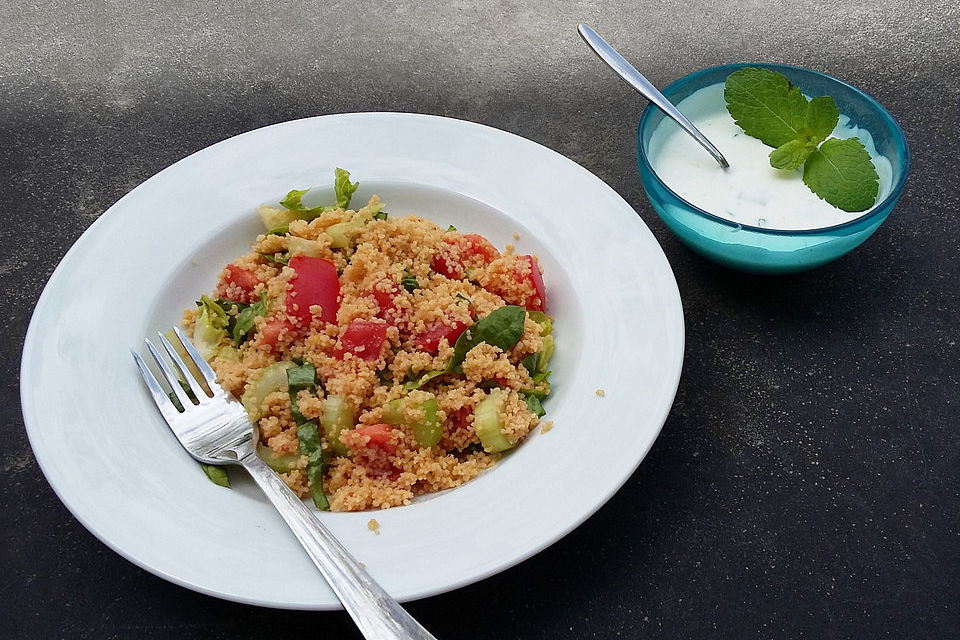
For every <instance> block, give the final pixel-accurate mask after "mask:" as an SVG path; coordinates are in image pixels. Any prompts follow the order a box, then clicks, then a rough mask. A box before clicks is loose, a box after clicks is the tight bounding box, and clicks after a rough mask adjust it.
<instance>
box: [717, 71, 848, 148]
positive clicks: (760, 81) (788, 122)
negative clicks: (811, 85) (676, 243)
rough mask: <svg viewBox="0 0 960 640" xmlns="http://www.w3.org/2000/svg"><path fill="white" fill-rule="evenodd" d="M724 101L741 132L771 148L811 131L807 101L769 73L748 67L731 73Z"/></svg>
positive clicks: (796, 90)
mask: <svg viewBox="0 0 960 640" xmlns="http://www.w3.org/2000/svg"><path fill="white" fill-rule="evenodd" d="M723 98H724V100H725V101H726V103H727V111H729V112H730V115H731V116H733V119H734V121H736V123H737V124H738V125H739V126H740V128H741V129H743V130H744V132H745V133H746V134H747V135H748V136H752V137H754V138H759V139H760V140H761V141H762V142H763V143H764V144H766V145H769V146H771V147H779V146H781V145H784V144H786V143H788V142H790V141H791V140H795V139H797V138H800V137H801V135H802V134H803V132H804V130H805V129H807V109H808V105H807V99H806V98H804V97H803V94H802V93H800V89H798V88H797V87H795V86H793V85H792V84H790V81H789V80H787V78H786V77H785V76H783V75H781V74H779V73H776V72H774V71H770V70H769V69H761V68H759V67H744V68H743V69H740V70H738V71H735V72H733V73H731V74H730V75H729V76H727V81H726V85H725V87H724V90H723ZM831 130H832V129H831Z"/></svg>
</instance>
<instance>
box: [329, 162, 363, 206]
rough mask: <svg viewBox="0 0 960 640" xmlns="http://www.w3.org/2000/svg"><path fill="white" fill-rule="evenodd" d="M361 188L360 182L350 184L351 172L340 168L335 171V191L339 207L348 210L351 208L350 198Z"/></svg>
mask: <svg viewBox="0 0 960 640" xmlns="http://www.w3.org/2000/svg"><path fill="white" fill-rule="evenodd" d="M359 186H360V183H359V182H354V183H352V184H351V183H350V172H349V171H346V170H344V169H341V168H340V167H337V168H336V169H335V170H334V178H333V190H334V191H335V192H336V194H337V206H338V207H340V208H341V209H344V210H345V209H346V208H347V207H349V206H350V198H352V197H353V194H354V192H355V191H356V190H357V188H358V187H359Z"/></svg>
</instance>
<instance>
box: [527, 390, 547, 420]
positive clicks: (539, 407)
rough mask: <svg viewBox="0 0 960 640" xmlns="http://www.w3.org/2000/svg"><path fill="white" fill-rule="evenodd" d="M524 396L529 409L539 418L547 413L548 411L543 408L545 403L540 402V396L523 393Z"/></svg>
mask: <svg viewBox="0 0 960 640" xmlns="http://www.w3.org/2000/svg"><path fill="white" fill-rule="evenodd" d="M521 395H522V396H523V400H524V402H526V403H527V410H528V411H529V412H530V413H532V414H533V415H535V416H537V417H538V418H542V417H543V416H545V415H546V413H547V412H546V411H544V409H543V404H542V403H541V402H540V398H538V397H537V396H535V395H533V394H527V393H524V394H521Z"/></svg>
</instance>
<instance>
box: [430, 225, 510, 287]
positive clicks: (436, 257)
mask: <svg viewBox="0 0 960 640" xmlns="http://www.w3.org/2000/svg"><path fill="white" fill-rule="evenodd" d="M499 257H500V252H499V251H497V249H496V247H494V246H493V245H492V244H490V241H489V240H487V239H486V238H484V237H483V236H481V235H479V234H476V233H467V234H465V235H462V236H460V237H459V238H457V239H456V240H444V242H443V244H442V245H441V246H440V247H438V249H437V252H436V253H434V254H433V259H432V260H431V261H430V268H431V269H433V270H434V271H436V272H437V273H439V274H440V275H443V276H446V277H448V278H452V279H454V280H460V279H462V278H463V276H464V274H465V272H466V267H467V265H468V264H470V265H477V266H479V265H485V264H489V263H490V262H492V261H493V260H496V259H497V258H499ZM478 258H479V259H478Z"/></svg>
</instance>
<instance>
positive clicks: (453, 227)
mask: <svg viewBox="0 0 960 640" xmlns="http://www.w3.org/2000/svg"><path fill="white" fill-rule="evenodd" d="M456 230H457V228H456V227H455V226H453V225H450V226H449V227H447V231H456Z"/></svg>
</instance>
